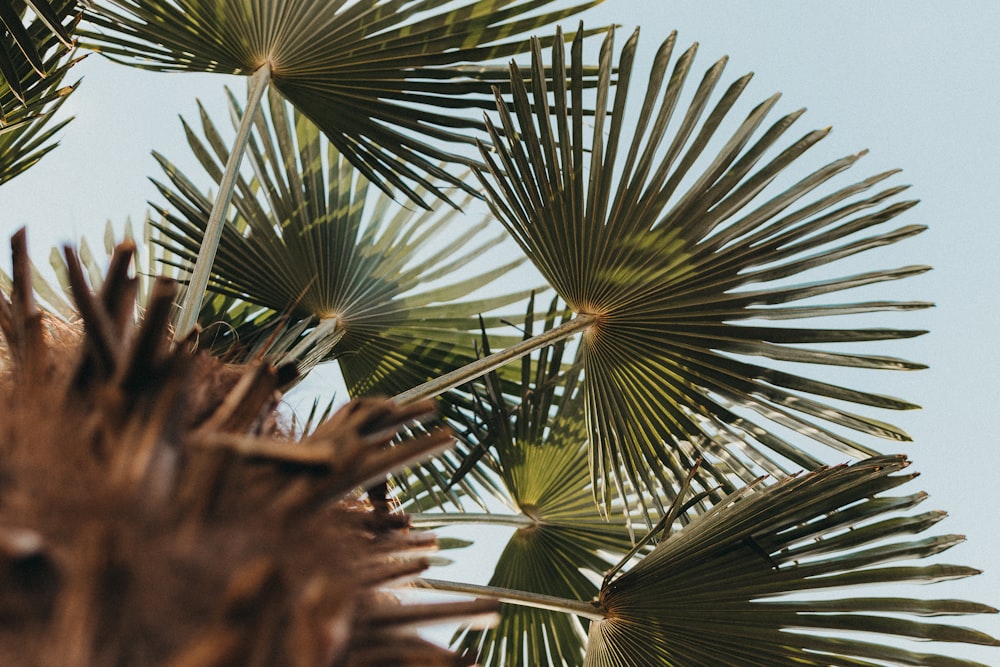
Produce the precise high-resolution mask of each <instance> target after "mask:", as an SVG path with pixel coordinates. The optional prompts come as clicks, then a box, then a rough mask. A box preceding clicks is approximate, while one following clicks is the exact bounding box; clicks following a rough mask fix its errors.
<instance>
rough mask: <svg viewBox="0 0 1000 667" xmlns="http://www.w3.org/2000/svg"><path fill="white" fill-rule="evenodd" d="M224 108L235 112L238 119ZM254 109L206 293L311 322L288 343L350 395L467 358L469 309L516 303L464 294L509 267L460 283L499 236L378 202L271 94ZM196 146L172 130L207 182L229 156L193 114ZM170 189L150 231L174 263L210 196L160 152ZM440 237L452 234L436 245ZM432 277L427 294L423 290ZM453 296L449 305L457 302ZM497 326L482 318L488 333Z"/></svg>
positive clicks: (451, 217) (196, 238)
mask: <svg viewBox="0 0 1000 667" xmlns="http://www.w3.org/2000/svg"><path fill="white" fill-rule="evenodd" d="M233 104H234V115H235V116H237V117H238V116H239V115H240V109H239V108H238V106H237V105H236V102H235V100H234V101H233ZM269 107H270V112H269V113H268V114H266V115H265V114H264V113H263V111H259V112H258V115H257V118H256V121H255V128H254V130H255V131H254V133H253V136H252V139H251V142H250V148H249V154H250V162H251V165H252V166H253V170H254V178H253V179H251V180H249V181H248V180H246V179H242V178H241V179H239V180H238V183H237V192H236V195H235V197H234V208H235V211H236V213H235V214H234V216H233V218H232V219H231V220H230V222H229V223H228V224H227V225H226V226H225V228H224V233H223V238H222V244H221V246H220V250H219V255H218V258H217V262H216V264H215V267H214V269H213V274H212V283H211V285H212V289H213V290H215V291H217V292H219V293H220V294H224V295H227V296H231V297H235V298H237V299H239V300H242V301H244V302H247V303H249V304H253V305H255V306H257V307H260V308H261V309H265V310H267V311H270V312H271V313H272V316H270V317H269V320H268V321H272V322H275V323H276V322H278V321H280V320H281V319H282V317H279V316H284V315H287V316H288V318H289V322H290V323H292V324H295V323H299V322H303V321H306V322H309V323H315V324H316V326H315V327H313V328H312V329H311V333H309V334H308V335H306V336H305V337H304V338H303V339H302V340H301V341H300V343H301V346H300V350H301V351H303V353H305V351H307V350H308V346H309V345H319V346H321V352H320V353H319V354H313V355H311V359H312V361H318V360H319V359H323V358H332V357H336V358H337V360H338V362H339V365H340V368H341V370H342V372H343V374H344V378H345V380H346V382H347V386H348V390H349V392H350V393H351V395H353V396H359V395H364V394H371V393H383V394H393V393H396V392H399V391H402V390H403V389H406V388H409V387H411V386H412V385H413V384H417V383H419V382H422V381H424V380H426V379H427V378H429V377H434V376H436V375H437V374H439V373H440V372H442V369H444V370H447V369H450V368H453V367H455V366H459V365H461V364H462V363H464V362H466V361H469V360H471V359H474V358H475V350H474V343H475V340H476V337H477V332H478V330H479V327H480V319H479V317H478V315H479V313H480V312H483V311H490V310H494V309H496V308H498V307H502V306H504V305H506V304H509V303H512V302H514V301H516V300H520V299H523V298H525V297H526V296H527V295H528V293H527V292H525V293H520V294H505V295H501V296H496V297H491V298H489V299H481V300H476V299H470V298H468V297H469V295H470V294H471V293H473V292H475V291H476V290H478V289H479V288H481V287H483V286H485V285H487V284H489V283H491V282H493V281H495V280H496V279H497V278H499V277H500V276H502V275H504V274H505V273H506V272H507V271H509V270H510V269H512V268H514V267H515V266H517V265H518V264H519V263H520V260H515V261H514V262H511V263H508V264H505V265H501V266H496V265H494V266H489V264H490V263H489V262H487V267H488V268H486V269H483V270H480V271H477V272H476V273H472V274H468V273H463V275H462V277H461V279H460V280H458V281H457V282H455V283H452V284H443V283H442V282H441V281H443V280H446V279H447V278H448V277H450V276H453V275H455V274H456V273H457V272H458V271H460V270H461V271H463V272H465V271H468V267H469V266H471V265H472V264H471V263H472V262H473V261H477V260H481V259H482V257H483V255H484V254H485V253H486V252H487V251H488V250H489V249H491V248H493V247H495V245H496V243H497V242H498V241H500V240H501V239H500V238H489V239H485V238H483V237H482V234H481V232H483V231H484V228H485V226H486V224H487V223H486V220H483V221H482V222H481V223H479V224H472V225H467V226H466V227H465V228H464V229H462V230H461V231H460V232H459V233H457V234H455V232H454V230H455V217H456V216H455V211H453V210H452V209H444V210H443V211H440V212H437V213H431V212H422V213H419V214H417V213H415V212H413V211H412V210H409V209H407V208H405V207H402V206H398V205H396V204H395V203H393V202H392V201H391V199H389V198H388V197H387V196H385V195H384V194H382V193H377V194H373V197H374V199H375V201H374V202H373V201H368V200H367V198H368V181H367V179H366V178H365V177H364V176H363V175H361V174H360V173H358V172H357V170H355V169H354V168H353V167H352V166H351V165H350V164H349V163H348V162H347V160H346V159H345V158H344V157H343V156H342V155H341V154H340V153H339V152H338V151H337V150H336V147H335V146H334V145H333V144H332V143H331V142H328V141H327V140H326V139H324V138H323V136H322V135H321V134H320V132H319V131H318V129H317V128H316V126H315V125H314V124H313V123H312V122H311V121H309V120H308V118H306V117H305V116H303V115H302V114H300V113H299V112H297V111H293V110H290V109H289V108H288V106H287V105H286V103H285V102H284V101H283V100H282V99H281V98H280V97H278V96H277V95H276V94H272V95H271V96H270V105H269ZM201 121H202V122H201V124H202V130H203V133H204V138H200V137H198V135H197V134H196V133H195V132H194V130H192V129H191V128H190V127H188V126H187V125H186V124H185V128H186V130H187V134H188V139H189V142H190V145H191V147H192V149H193V150H194V152H195V154H196V155H197V157H198V159H199V160H200V161H201V163H202V165H203V166H204V167H205V169H206V171H207V172H208V173H209V175H210V176H211V177H212V178H214V179H216V180H218V179H219V178H220V177H221V174H222V166H221V165H222V164H224V163H225V162H226V160H227V158H228V155H229V154H228V150H227V148H226V146H225V144H224V142H222V141H221V139H220V138H219V132H218V130H217V128H216V127H215V126H214V125H213V124H212V122H211V120H210V119H209V118H208V117H207V116H206V115H204V113H203V114H202V119H201ZM157 159H158V160H159V162H160V163H161V165H162V166H163V167H164V170H165V171H166V173H167V176H168V178H169V179H170V185H169V186H168V185H164V184H158V187H159V189H160V192H161V193H162V194H163V196H164V197H165V198H166V199H167V201H168V202H169V204H170V206H171V207H172V209H173V210H174V211H176V212H167V211H165V218H164V220H163V221H162V222H156V223H154V226H156V227H157V228H158V229H159V231H160V233H161V234H162V235H163V238H162V243H163V244H164V247H166V248H167V249H168V250H169V251H170V252H171V253H174V254H175V255H176V257H177V258H179V259H181V260H184V261H187V262H190V261H193V260H194V258H195V256H196V255H197V252H198V249H199V246H200V244H201V241H202V237H203V235H204V232H205V227H206V225H207V219H208V216H209V211H210V209H211V199H210V198H209V197H208V196H206V195H205V194H204V193H203V192H201V191H200V190H199V188H198V187H197V186H195V185H194V184H193V183H192V182H191V181H190V180H189V179H187V178H186V177H185V176H184V175H182V174H180V173H179V172H178V171H177V170H176V169H174V168H173V167H172V165H171V164H170V163H169V162H168V161H167V160H166V159H165V158H163V157H162V156H159V155H157ZM446 233H452V234H454V235H453V236H452V237H451V238H450V239H447V240H446V242H444V243H443V245H442V244H439V245H437V247H435V246H434V245H433V244H434V243H438V242H439V241H440V240H441V239H442V238H443V235H444V234H446ZM432 281H437V282H436V284H435V285H429V283H430V282H432ZM463 298H464V299H465V300H460V299H463ZM498 324H499V318H496V317H493V318H490V319H488V320H487V326H488V327H495V326H497V325H498Z"/></svg>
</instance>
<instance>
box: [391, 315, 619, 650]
mask: <svg viewBox="0 0 1000 667" xmlns="http://www.w3.org/2000/svg"><path fill="white" fill-rule="evenodd" d="M559 315H560V313H559V312H558V311H557V309H556V303H555V302H553V304H552V307H550V309H549V311H548V313H547V314H546V316H545V320H544V325H543V326H544V329H545V330H549V329H551V328H552V327H553V326H554V325H555V324H556V323H557V321H558V319H559ZM562 315H563V316H565V315H568V313H562ZM533 320H534V314H533V312H532V308H530V307H529V310H528V314H527V316H526V318H525V328H524V333H525V336H526V337H530V336H531V334H532V331H533V326H534V321H533ZM563 348H564V343H557V344H555V345H553V346H552V347H549V348H546V349H544V350H542V351H541V352H540V353H539V355H538V356H537V358H535V359H532V358H530V357H524V358H523V359H522V362H521V378H522V382H521V385H520V395H519V396H518V397H517V399H518V400H517V402H516V403H515V402H512V400H511V397H510V396H508V395H507V393H506V392H505V391H504V387H503V386H502V384H501V383H500V381H499V379H498V378H497V376H496V374H494V373H491V374H489V375H487V376H486V378H485V383H486V389H485V392H484V393H485V396H484V397H483V400H482V402H481V403H478V404H477V409H476V415H477V417H478V419H479V421H480V423H481V424H482V425H483V429H482V430H483V440H482V441H481V442H479V443H477V444H478V445H479V447H480V448H481V449H482V450H483V451H482V459H481V462H486V463H488V464H489V465H488V466H487V467H488V468H490V469H491V470H492V471H493V472H494V473H495V474H496V475H497V476H498V477H499V478H500V479H502V480H503V483H504V490H505V492H506V496H505V497H504V498H502V499H503V500H504V501H505V504H507V505H508V506H509V507H511V509H513V510H514V511H515V512H516V514H513V515H497V514H487V515H473V514H458V513H453V512H452V513H447V514H444V515H442V514H437V513H428V514H426V515H419V514H417V515H411V521H412V522H413V523H414V525H418V526H419V525H428V524H430V525H434V522H435V521H437V522H440V523H441V524H444V525H453V524H457V523H466V522H470V521H474V522H483V523H487V524H490V523H511V524H513V525H515V526H517V529H516V531H515V532H514V534H513V535H512V536H511V538H510V541H509V542H508V544H507V546H506V548H505V549H504V551H503V553H502V554H501V555H500V558H499V560H498V561H497V564H496V567H495V569H494V573H493V576H492V577H491V579H490V581H489V585H490V586H492V587H497V588H502V589H511V590H519V591H527V592H530V593H536V594H542V595H548V596H555V597H559V598H569V599H574V600H579V601H589V600H591V599H592V598H593V597H594V596H595V595H596V594H597V591H598V586H597V584H596V583H595V580H597V579H599V578H600V576H601V575H602V574H603V573H604V572H605V571H607V570H608V569H609V568H610V567H611V566H612V565H613V564H614V563H613V561H614V558H615V557H614V556H609V554H618V557H621V555H623V554H625V553H627V552H628V551H629V549H630V548H631V546H632V543H631V532H630V530H629V528H630V527H629V525H628V523H627V522H628V517H627V516H626V515H625V514H624V512H623V511H620V512H616V513H615V514H614V515H613V516H612V517H611V520H610V521H609V520H607V519H605V518H604V517H602V516H601V515H600V513H599V512H598V509H597V507H596V506H595V505H594V502H593V495H592V491H591V489H590V485H589V470H588V463H587V442H586V425H585V422H584V413H583V409H582V408H583V400H582V395H581V394H580V393H579V391H578V389H579V384H578V382H577V380H578V376H579V369H578V368H577V369H570V370H569V371H567V370H566V369H565V368H564V366H563V363H562V357H563V354H564V349H563ZM487 352H488V349H487ZM471 444H473V443H470V446H471ZM486 450H488V451H486ZM480 465H482V463H480ZM404 509H405V510H407V511H409V508H408V506H406V505H404ZM619 509H620V508H619ZM609 557H610V558H611V559H612V560H608V558H609ZM455 642H456V645H458V646H460V647H461V648H463V649H465V650H468V651H473V652H474V653H475V654H477V655H479V660H480V662H481V663H482V664H483V665H486V666H490V665H514V664H537V665H541V664H545V665H553V666H556V665H581V664H582V663H583V656H584V648H585V645H586V628H585V626H583V625H581V623H580V620H579V619H578V618H577V617H575V616H572V615H567V614H564V613H562V612H559V611H552V610H545V609H537V608H533V607H525V606H518V605H513V604H506V605H503V606H502V607H501V613H500V621H499V623H498V624H497V625H496V626H495V627H493V628H490V629H487V630H465V631H462V632H460V633H459V634H458V635H456V638H455Z"/></svg>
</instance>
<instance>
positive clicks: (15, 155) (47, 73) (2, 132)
mask: <svg viewBox="0 0 1000 667" xmlns="http://www.w3.org/2000/svg"><path fill="white" fill-rule="evenodd" d="M73 5H74V3H73V2H66V1H62V2H58V3H56V4H55V5H53V6H52V7H50V8H49V9H50V10H52V11H57V12H58V13H59V16H62V17H64V18H65V17H66V16H68V15H69V14H70V10H71V9H72V7H73ZM24 15H25V6H24V3H16V2H15V3H10V2H7V1H6V0H0V21H2V22H3V23H4V25H7V24H8V22H10V25H13V26H17V29H14V30H10V29H9V32H8V34H6V35H0V184H2V183H4V182H6V181H9V180H10V179H12V178H13V177H15V176H17V175H18V174H20V173H22V172H23V171H24V170H25V169H28V168H29V167H31V166H32V165H34V164H35V163H37V162H38V161H39V160H40V159H41V158H42V157H43V156H44V155H45V154H46V153H48V152H49V151H51V150H52V149H53V148H55V146H56V143H54V142H52V141H51V140H52V137H53V136H54V135H55V134H56V132H58V131H59V130H60V129H61V128H62V127H63V126H64V125H65V124H66V123H68V122H69V119H66V120H62V121H60V122H58V123H55V124H52V123H51V122H50V121H51V119H52V117H53V115H54V114H55V112H56V111H57V110H58V109H59V107H60V106H61V105H62V103H63V101H65V99H66V96H67V95H69V93H70V92H72V91H73V88H75V84H74V85H73V86H64V85H63V79H64V78H65V76H66V72H67V71H68V70H69V68H70V67H71V66H72V65H73V63H74V62H75V61H71V60H69V59H68V58H67V54H68V50H67V48H66V46H65V45H64V44H63V43H62V42H60V39H59V37H58V36H57V35H56V34H54V33H53V32H52V31H51V30H50V28H49V24H48V22H47V21H46V20H43V18H41V17H40V16H39V15H36V17H35V18H34V19H33V20H31V21H29V22H28V23H26V24H24V25H22V23H21V21H22V18H23V17H24ZM15 19H16V20H15ZM10 40H13V41H14V42H16V44H18V45H21V44H22V40H24V43H25V44H27V45H28V47H30V48H29V49H28V51H29V52H31V53H32V54H33V56H32V58H31V59H29V58H27V57H24V56H20V55H19V54H12V53H10V52H9V50H10V48H11V47H12V46H13V44H12V43H11V41H10ZM22 48H25V47H22Z"/></svg>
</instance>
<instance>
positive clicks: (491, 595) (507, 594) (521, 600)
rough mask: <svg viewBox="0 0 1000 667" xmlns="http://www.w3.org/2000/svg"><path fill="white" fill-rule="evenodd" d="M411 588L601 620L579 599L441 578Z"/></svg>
mask: <svg viewBox="0 0 1000 667" xmlns="http://www.w3.org/2000/svg"><path fill="white" fill-rule="evenodd" d="M413 583H414V585H415V586H417V587H418V588H428V589H431V590H435V591H439V592H441V593H458V594H460V595H474V596H476V597H477V598H486V599H488V600H498V601H500V602H506V603H507V604H516V605H521V606H522V607H534V608H535V609H547V610H549V611H559V612H563V613H565V614H575V615H577V616H582V617H584V618H589V619H590V620H592V621H603V620H604V618H605V614H604V612H602V611H601V610H600V608H599V607H595V606H594V605H593V604H591V603H589V602H582V601H580V600H568V599H566V598H560V597H556V596H554V595H542V594H540V593H529V592H527V591H518V590H514V589H511V588H499V587H497V586H478V585H476V584H466V583H462V582H457V581H444V580H442V579H427V578H423V577H421V578H419V579H416V580H414V582H413Z"/></svg>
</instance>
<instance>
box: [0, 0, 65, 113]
mask: <svg viewBox="0 0 1000 667" xmlns="http://www.w3.org/2000/svg"><path fill="white" fill-rule="evenodd" d="M29 8H30V9H31V12H32V17H33V18H32V20H31V21H29V22H26V21H25V19H26V14H27V12H26V10H27V9H29ZM77 12H78V9H77V4H76V0H54V1H53V2H49V0H0V27H2V28H3V31H2V33H0V87H6V88H8V89H9V90H10V92H11V93H12V94H13V95H14V96H15V97H16V98H17V99H18V100H20V101H21V102H22V103H23V104H24V105H25V106H27V105H28V100H29V99H30V93H29V91H28V90H26V88H29V87H30V86H25V83H24V79H25V74H26V73H25V68H26V67H27V68H28V69H30V70H32V71H34V73H35V76H36V77H42V78H44V77H45V76H46V75H47V74H48V73H49V72H51V71H52V69H53V63H52V62H51V61H50V60H49V58H48V54H49V52H50V51H51V49H52V48H53V45H54V40H53V39H52V38H55V39H56V40H58V41H59V42H60V43H61V44H62V47H64V48H61V49H60V51H61V53H62V54H65V53H66V51H67V50H68V49H70V48H72V47H73V40H72V38H71V37H70V34H69V30H68V28H67V26H66V23H67V20H68V19H69V18H70V17H72V16H73V15H74V14H76V13H77ZM4 102H5V103H4V104H3V105H2V107H0V118H2V115H3V109H9V108H10V103H9V102H8V101H7V100H4Z"/></svg>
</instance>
